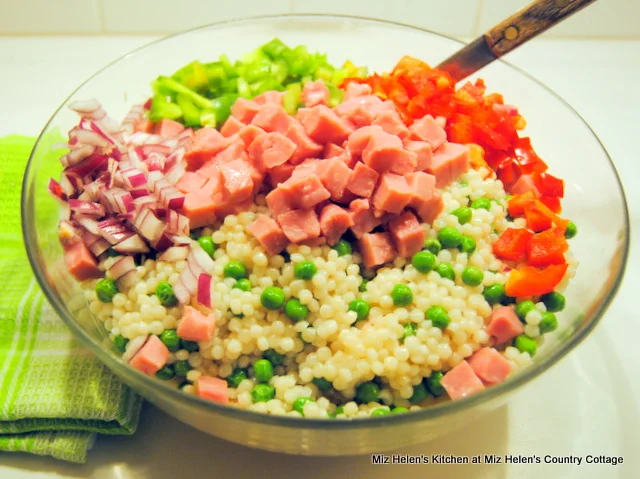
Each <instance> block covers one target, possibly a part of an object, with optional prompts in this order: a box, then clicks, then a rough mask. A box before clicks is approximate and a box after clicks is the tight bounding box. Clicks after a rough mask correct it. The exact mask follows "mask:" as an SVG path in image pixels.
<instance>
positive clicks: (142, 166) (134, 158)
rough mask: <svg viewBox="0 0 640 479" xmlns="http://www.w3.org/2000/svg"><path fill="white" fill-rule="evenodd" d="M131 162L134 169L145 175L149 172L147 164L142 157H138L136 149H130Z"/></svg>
mask: <svg viewBox="0 0 640 479" xmlns="http://www.w3.org/2000/svg"><path fill="white" fill-rule="evenodd" d="M129 162H130V163H131V166H132V167H133V168H137V169H139V170H140V171H142V172H144V173H148V172H149V168H148V167H147V164H146V163H145V162H144V161H143V160H142V158H140V155H138V153H137V152H136V151H135V149H134V148H131V149H129Z"/></svg>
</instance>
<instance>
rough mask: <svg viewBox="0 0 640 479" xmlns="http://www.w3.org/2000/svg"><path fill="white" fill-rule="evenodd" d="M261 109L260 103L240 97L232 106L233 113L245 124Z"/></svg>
mask: <svg viewBox="0 0 640 479" xmlns="http://www.w3.org/2000/svg"><path fill="white" fill-rule="evenodd" d="M259 111H260V105H258V104H257V103H256V102H255V101H253V100H247V99H246V98H238V99H237V100H236V101H235V103H234V104H233V106H232V107H231V114H232V115H233V116H234V117H235V118H237V119H238V120H239V121H240V122H242V123H244V124H248V123H251V121H252V120H253V117H254V116H256V114H257V113H258V112H259Z"/></svg>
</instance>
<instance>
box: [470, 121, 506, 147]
mask: <svg viewBox="0 0 640 479" xmlns="http://www.w3.org/2000/svg"><path fill="white" fill-rule="evenodd" d="M473 133H474V135H475V137H476V139H477V140H478V143H480V144H481V145H489V146H490V147H492V148H495V149H496V150H503V151H504V150H507V149H509V146H510V145H509V142H508V141H507V139H506V138H505V137H504V136H502V135H501V134H500V133H498V132H496V131H495V130H494V129H492V128H490V127H489V126H487V125H481V124H474V125H473Z"/></svg>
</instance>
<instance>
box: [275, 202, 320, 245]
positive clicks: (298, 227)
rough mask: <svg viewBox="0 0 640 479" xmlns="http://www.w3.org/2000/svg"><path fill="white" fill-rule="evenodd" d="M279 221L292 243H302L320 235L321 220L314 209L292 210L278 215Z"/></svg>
mask: <svg viewBox="0 0 640 479" xmlns="http://www.w3.org/2000/svg"><path fill="white" fill-rule="evenodd" d="M278 223H280V227H281V228H282V231H283V232H284V234H285V236H286V237H287V238H288V239H289V241H291V242H292V243H302V242H303V241H307V240H309V239H313V238H317V237H318V236H320V222H319V221H318V215H316V213H315V211H313V210H292V211H289V212H287V213H284V214H282V215H280V216H278Z"/></svg>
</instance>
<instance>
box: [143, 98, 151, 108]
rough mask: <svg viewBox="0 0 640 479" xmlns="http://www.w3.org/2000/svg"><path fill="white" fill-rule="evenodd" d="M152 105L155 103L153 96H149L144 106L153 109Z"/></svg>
mask: <svg viewBox="0 0 640 479" xmlns="http://www.w3.org/2000/svg"><path fill="white" fill-rule="evenodd" d="M151 105H153V98H149V99H148V100H147V101H145V102H144V104H143V105H142V107H143V108H144V109H145V110H151Z"/></svg>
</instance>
